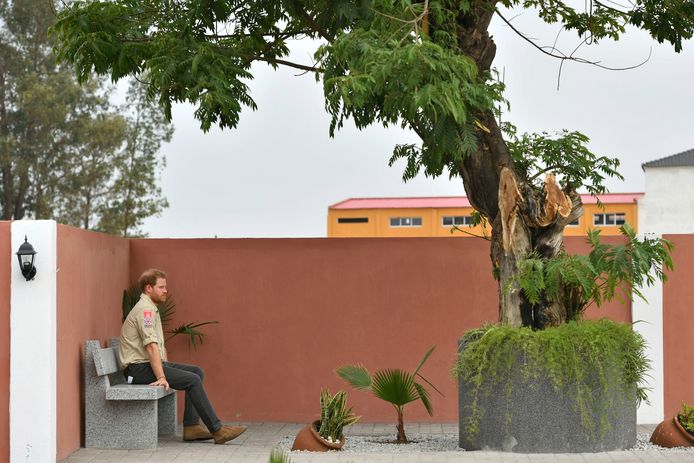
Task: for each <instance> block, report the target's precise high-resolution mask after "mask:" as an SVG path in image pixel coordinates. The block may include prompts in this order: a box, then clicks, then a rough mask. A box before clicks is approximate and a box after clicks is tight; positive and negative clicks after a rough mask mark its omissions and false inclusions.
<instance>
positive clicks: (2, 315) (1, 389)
mask: <svg viewBox="0 0 694 463" xmlns="http://www.w3.org/2000/svg"><path fill="white" fill-rule="evenodd" d="M10 224H11V222H0V463H8V462H9V461H10V279H11V269H12V267H11V266H12V257H13V255H12V252H11V249H10V248H11V243H10Z"/></svg>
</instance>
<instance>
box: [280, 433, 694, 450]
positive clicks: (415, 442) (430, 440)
mask: <svg viewBox="0 0 694 463" xmlns="http://www.w3.org/2000/svg"><path fill="white" fill-rule="evenodd" d="M650 437H651V435H650V434H644V433H641V434H638V435H637V437H636V445H635V446H634V447H633V448H631V449H629V451H631V452H642V451H653V450H655V451H658V452H672V451H677V452H683V451H684V452H694V447H677V448H674V449H668V448H664V447H660V446H658V445H653V444H651V443H650V442H649V441H648V440H649V439H650ZM408 438H409V439H410V443H409V444H393V443H392V442H393V440H394V436H373V435H372V436H359V435H348V436H347V442H346V443H345V446H344V447H342V450H341V452H344V453H418V452H464V451H465V449H461V448H460V447H458V434H457V433H455V434H450V433H449V434H413V435H412V436H408ZM293 443H294V436H286V437H283V438H282V439H281V440H280V441H279V443H278V447H279V448H281V449H282V450H289V449H291V447H292V444H293ZM296 452H299V451H296Z"/></svg>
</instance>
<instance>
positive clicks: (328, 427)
mask: <svg viewBox="0 0 694 463" xmlns="http://www.w3.org/2000/svg"><path fill="white" fill-rule="evenodd" d="M359 418H360V417H359V416H356V415H355V414H354V413H352V407H349V408H347V393H346V392H345V391H338V392H337V393H336V394H335V395H334V396H331V395H330V391H329V390H327V389H326V390H325V391H321V393H320V425H319V427H318V434H320V435H321V436H322V437H323V439H326V440H327V441H328V442H336V443H337V442H339V441H340V440H342V439H343V436H342V430H343V429H344V428H345V427H346V426H350V425H352V424H354V423H356V422H357V421H359Z"/></svg>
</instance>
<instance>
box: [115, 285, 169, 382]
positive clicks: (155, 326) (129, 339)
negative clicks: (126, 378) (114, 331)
mask: <svg viewBox="0 0 694 463" xmlns="http://www.w3.org/2000/svg"><path fill="white" fill-rule="evenodd" d="M153 342H156V343H157V344H159V353H160V355H161V357H162V360H163V359H164V358H165V352H166V348H165V347H164V332H163V330H162V327H161V318H159V310H158V309H157V306H156V305H155V304H154V302H152V300H151V299H150V298H149V296H147V295H146V294H142V295H140V300H139V301H138V303H137V304H135V307H133V309H132V310H131V311H130V313H129V314H128V317H127V318H126V319H125V321H124V322H123V327H122V328H121V330H120V351H119V354H120V363H121V368H125V367H127V366H128V365H130V364H131V363H145V362H147V363H148V362H149V354H148V353H147V349H146V346H147V344H151V343H153Z"/></svg>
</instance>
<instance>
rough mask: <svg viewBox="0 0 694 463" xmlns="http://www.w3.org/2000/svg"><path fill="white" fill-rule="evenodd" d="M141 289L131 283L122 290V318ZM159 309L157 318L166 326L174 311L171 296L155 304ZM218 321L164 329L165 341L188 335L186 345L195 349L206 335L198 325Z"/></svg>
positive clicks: (132, 305)
mask: <svg viewBox="0 0 694 463" xmlns="http://www.w3.org/2000/svg"><path fill="white" fill-rule="evenodd" d="M141 294H142V291H141V290H140V287H139V286H138V285H133V286H131V287H130V288H128V289H125V290H123V302H122V305H121V310H122V311H123V320H125V319H126V318H127V316H128V314H129V313H130V311H131V310H132V309H133V307H135V304H137V302H138V301H139V300H140V295H141ZM157 309H158V310H159V318H160V319H161V324H162V325H163V326H167V325H168V324H169V323H171V322H172V321H173V316H174V314H175V313H176V303H175V302H174V299H173V297H172V296H169V297H167V298H166V301H164V302H162V303H161V304H159V305H157ZM217 323H219V322H218V321H216V320H212V321H204V322H198V321H194V322H189V323H184V324H182V325H180V326H178V327H176V328H172V329H169V330H166V331H165V333H166V334H167V335H168V337H167V338H166V341H168V340H169V339H171V338H173V337H175V336H178V335H179V334H180V335H184V336H188V346H189V347H191V346H192V347H193V350H196V349H197V347H198V344H202V341H203V338H205V336H207V333H203V332H202V331H200V329H199V328H200V327H202V326H205V325H213V324H217Z"/></svg>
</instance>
